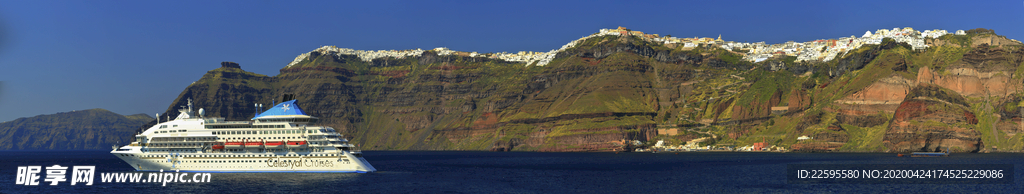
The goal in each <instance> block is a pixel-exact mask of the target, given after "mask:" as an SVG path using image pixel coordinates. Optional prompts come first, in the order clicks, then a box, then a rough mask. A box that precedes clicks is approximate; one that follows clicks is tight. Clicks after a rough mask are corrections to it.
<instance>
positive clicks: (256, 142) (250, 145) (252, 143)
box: [245, 141, 263, 148]
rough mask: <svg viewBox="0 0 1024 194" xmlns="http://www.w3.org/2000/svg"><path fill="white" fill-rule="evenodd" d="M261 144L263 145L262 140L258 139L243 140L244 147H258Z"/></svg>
mask: <svg viewBox="0 0 1024 194" xmlns="http://www.w3.org/2000/svg"><path fill="white" fill-rule="evenodd" d="M262 145H263V142H258V141H250V142H245V147H248V148H259V147H260V146H262Z"/></svg>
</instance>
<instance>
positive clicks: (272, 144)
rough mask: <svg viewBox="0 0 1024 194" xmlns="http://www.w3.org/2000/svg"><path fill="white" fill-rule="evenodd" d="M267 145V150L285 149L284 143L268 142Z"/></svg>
mask: <svg viewBox="0 0 1024 194" xmlns="http://www.w3.org/2000/svg"><path fill="white" fill-rule="evenodd" d="M265 145H266V147H267V149H277V148H281V147H283V145H284V142H280V141H268V142H267V143H266V144H265Z"/></svg>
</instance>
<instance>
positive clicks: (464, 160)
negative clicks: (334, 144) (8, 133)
mask: <svg viewBox="0 0 1024 194" xmlns="http://www.w3.org/2000/svg"><path fill="white" fill-rule="evenodd" d="M364 156H365V158H366V159H367V160H368V161H369V162H370V163H371V164H372V165H373V166H374V167H376V168H377V170H378V171H377V172H374V173H366V174H358V173H212V174H211V175H210V182H200V183H196V182H189V183H184V182H172V183H167V184H166V185H164V184H161V183H153V182H147V183H124V182H122V183H116V182H106V183H105V182H101V180H100V176H101V174H102V173H123V172H134V170H133V169H132V168H131V167H130V166H128V164H126V163H124V162H123V161H121V160H120V159H118V158H116V157H114V156H113V155H111V154H110V153H109V151H99V150H90V151H0V175H2V176H0V193H762V192H770V193H780V192H781V193H824V192H839V193H968V192H969V193H1022V191H1024V189H1022V188H1024V187H1022V185H1024V184H1022V182H1024V181H1022V180H1021V175H1022V172H1024V171H1022V170H1024V168H1021V167H1022V164H1024V154H1010V153H998V154H952V155H951V156H950V157H938V158H908V157H896V154H878V153H870V154H866V153H752V152H721V153H717V152H711V153H678V154H677V153H657V154H652V153H539V152H463V151H364ZM54 164H58V165H61V166H68V167H70V166H96V172H95V178H94V183H93V185H83V184H84V183H78V184H77V185H75V186H71V185H70V183H69V182H68V181H70V180H71V177H70V176H71V173H70V172H68V173H67V174H68V175H67V176H68V181H65V182H60V183H59V184H58V185H56V186H50V185H49V182H44V181H43V179H44V178H45V177H46V175H45V170H43V173H41V174H39V176H40V177H41V178H39V181H40V183H39V185H38V186H25V185H18V184H15V182H16V180H15V178H16V174H17V173H16V172H17V168H18V166H52V165H54ZM788 164H1012V165H1013V166H1014V169H1016V170H1014V172H1008V173H1007V175H1008V176H1011V175H1012V176H1014V179H1013V183H1012V184H796V183H790V182H788V181H787V177H786V172H787V165H788ZM69 169H70V168H69ZM69 171H70V170H69ZM189 176H192V175H189Z"/></svg>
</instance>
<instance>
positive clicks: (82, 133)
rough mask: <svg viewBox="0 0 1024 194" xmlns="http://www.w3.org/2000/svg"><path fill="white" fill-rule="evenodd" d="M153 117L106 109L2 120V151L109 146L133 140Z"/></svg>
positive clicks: (0, 134) (78, 148) (0, 129)
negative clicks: (141, 126)
mask: <svg viewBox="0 0 1024 194" xmlns="http://www.w3.org/2000/svg"><path fill="white" fill-rule="evenodd" d="M152 120H154V119H153V118H152V117H149V116H146V115H145V114H136V115H128V116H125V115H119V114H117V113H114V112H110V111H108V110H103V109H89V110H80V111H71V112H62V113H57V114H50V115H39V116H34V117H26V118H18V119H15V120H13V121H7V122H3V123H0V150H28V149H51V150H54V149H56V150H63V149H72V150H81V149H110V146H111V145H113V144H116V143H118V142H120V143H127V142H130V141H131V138H132V137H133V136H134V134H135V132H136V131H138V129H139V126H140V125H142V124H144V123H146V122H150V121H152Z"/></svg>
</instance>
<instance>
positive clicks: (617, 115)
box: [167, 34, 1024, 152]
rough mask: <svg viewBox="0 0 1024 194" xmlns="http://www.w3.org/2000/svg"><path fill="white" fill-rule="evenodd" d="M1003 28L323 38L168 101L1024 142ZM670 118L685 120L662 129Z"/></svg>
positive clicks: (373, 138)
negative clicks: (823, 35)
mask: <svg viewBox="0 0 1024 194" xmlns="http://www.w3.org/2000/svg"><path fill="white" fill-rule="evenodd" d="M1000 38H1002V39H1000ZM1003 39H1005V38H1003V37H1000V36H995V35H994V34H971V35H967V36H952V35H950V36H944V37H942V38H939V39H929V40H927V42H930V43H933V44H932V47H929V48H928V49H925V50H913V49H912V48H911V47H910V46H909V45H906V44H899V43H896V42H895V41H893V40H891V39H885V40H884V41H883V42H882V44H880V45H865V46H863V47H861V48H855V49H852V50H851V51H850V52H849V53H847V54H846V55H843V56H840V58H837V59H836V60H833V61H829V62H800V63H794V61H793V59H792V58H795V57H792V56H784V57H776V58H770V59H767V60H766V61H764V62H761V63H750V62H746V61H742V60H739V59H740V57H742V55H741V54H739V52H735V51H730V50H725V49H721V48H718V47H714V46H708V45H702V46H698V47H689V48H683V47H681V46H678V45H665V44H662V43H658V42H651V41H642V40H641V39H640V38H637V37H634V36H600V37H594V38H589V39H586V40H585V41H582V42H579V43H578V44H577V45H576V46H575V47H572V48H568V49H566V50H564V51H561V52H560V53H558V54H557V55H555V58H554V59H552V60H551V61H550V62H549V63H547V65H545V66H534V65H530V64H522V63H512V62H507V61H503V60H498V59H495V58H488V57H479V56H477V57H471V56H470V54H468V53H462V54H446V53H441V52H440V51H424V52H423V53H422V54H421V55H418V56H408V57H404V58H394V57H388V58H375V59H373V60H371V61H364V60H363V59H362V58H360V57H358V56H355V55H349V54H341V53H337V52H336V51H331V50H320V51H315V52H311V53H308V54H304V55H302V57H300V58H298V59H297V60H296V62H294V63H292V64H291V65H289V66H287V67H285V68H283V69H281V71H280V74H278V75H277V76H273V77H268V76H264V75H258V74H253V73H250V72H245V71H243V70H241V69H240V66H239V65H238V64H235V63H224V64H222V67H221V68H218V69H215V70H211V71H209V72H207V74H206V75H204V76H203V78H202V79H200V80H199V81H197V82H196V83H195V84H192V85H190V86H189V87H188V88H186V90H185V91H184V92H182V94H181V95H180V96H179V98H178V99H177V100H176V101H175V102H174V103H172V105H171V107H169V109H168V112H167V114H168V115H169V116H171V117H173V116H175V115H176V114H177V111H175V109H177V107H179V106H182V105H184V104H185V103H186V99H187V98H193V99H194V101H195V103H196V106H197V108H199V107H202V108H206V110H207V112H208V115H210V116H220V117H227V118H228V119H233V120H239V119H249V118H251V116H252V114H254V113H255V112H256V111H257V110H256V107H253V106H252V105H253V104H254V103H262V104H264V106H267V105H269V104H270V103H271V101H272V100H273V99H274V97H278V96H281V95H283V94H295V95H296V97H297V99H298V100H299V103H300V105H301V106H302V107H303V108H304V110H306V111H307V113H309V114H311V115H313V116H317V117H320V118H321V123H320V124H322V125H327V126H331V127H334V128H336V129H339V130H340V131H342V132H344V133H345V134H346V136H348V137H349V138H350V140H352V141H353V142H355V143H357V144H360V145H361V147H362V148H363V149H367V150H494V151H612V150H621V149H624V148H629V147H630V146H632V145H629V144H631V142H632V141H633V140H640V141H649V140H655V139H658V140H672V141H677V140H682V139H686V140H693V139H700V138H704V139H705V141H703V142H699V143H700V144H701V145H714V144H718V145H733V146H744V145H750V144H752V143H754V142H762V141H764V142H766V143H769V144H771V145H775V146H782V147H792V148H794V149H797V150H801V151H911V150H933V149H936V148H955V151H961V152H972V151H979V150H987V149H990V148H991V146H998V147H999V149H1000V150H1014V149H1016V150H1020V149H1024V142H1022V141H1021V138H1020V136H1021V135H1024V134H1021V133H1019V132H1020V131H1021V130H1020V128H1024V127H1020V126H1021V124H1020V123H1021V122H1020V116H1019V115H1020V113H1019V112H1020V110H1018V109H1019V108H1018V107H1022V105H1019V104H1020V101H1021V100H1020V99H1022V97H1019V96H1024V94H1022V91H1021V90H1022V89H1021V87H1022V84H1021V83H1022V81H1024V78H1022V76H1018V75H1019V74H1020V73H1024V69H1022V68H1021V65H1020V64H1021V63H1022V62H1024V60H1022V56H1024V50H1022V49H1021V46H1022V45H1020V44H1019V43H1017V42H1014V41H1008V40H1003ZM972 41H974V42H977V41H987V42H989V43H987V44H973V42H972ZM915 92H916V93H915ZM936 92H938V93H936ZM1015 126H1016V127H1015ZM668 129H676V130H674V131H676V132H678V133H662V134H659V133H658V131H659V130H661V131H666V132H667V131H668ZM799 136H808V137H811V138H812V139H810V140H797V139H796V137H799ZM694 143H698V142H694ZM983 145H985V146H989V147H985V146H983Z"/></svg>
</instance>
